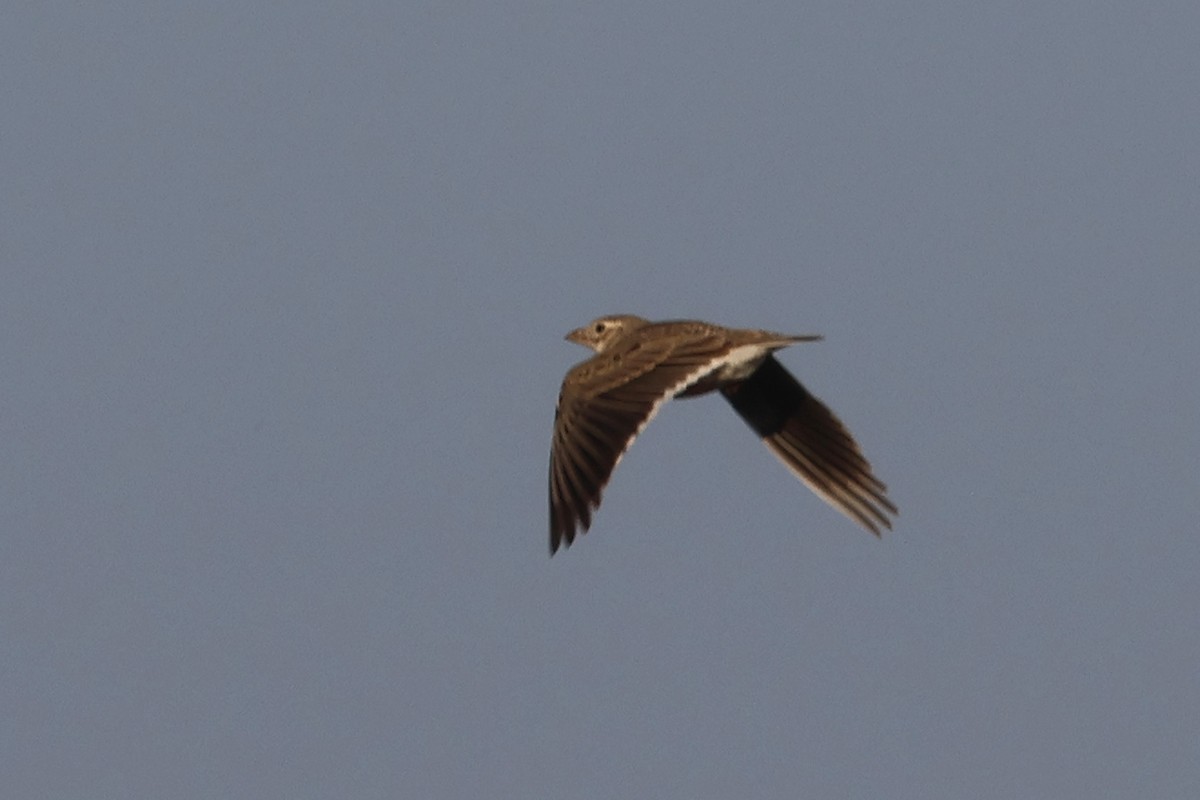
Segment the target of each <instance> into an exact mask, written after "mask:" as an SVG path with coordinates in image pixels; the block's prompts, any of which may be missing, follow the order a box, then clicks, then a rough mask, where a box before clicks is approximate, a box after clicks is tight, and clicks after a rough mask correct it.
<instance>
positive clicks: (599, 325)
mask: <svg viewBox="0 0 1200 800" xmlns="http://www.w3.org/2000/svg"><path fill="white" fill-rule="evenodd" d="M596 333H604V323H603V322H597V323H596Z"/></svg>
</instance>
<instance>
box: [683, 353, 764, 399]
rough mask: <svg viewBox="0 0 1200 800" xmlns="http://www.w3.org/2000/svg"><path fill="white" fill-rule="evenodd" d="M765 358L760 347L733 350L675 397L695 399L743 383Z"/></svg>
mask: <svg viewBox="0 0 1200 800" xmlns="http://www.w3.org/2000/svg"><path fill="white" fill-rule="evenodd" d="M766 356H767V353H766V351H764V350H763V349H762V348H760V347H754V348H749V347H738V348H734V349H733V350H731V351H730V352H729V353H728V355H726V357H725V358H724V359H722V361H721V363H719V364H718V365H717V366H716V367H714V368H713V369H712V370H710V371H709V372H707V373H705V374H704V375H703V376H702V377H700V378H699V379H698V380H696V381H695V382H693V383H692V384H691V385H689V386H688V387H687V388H686V389H684V390H683V391H681V392H679V393H678V394H677V395H675V396H676V397H695V396H697V395H701V394H708V393H709V392H712V391H716V390H717V389H720V388H721V387H722V386H724V385H725V384H727V383H736V382H737V381H744V380H746V378H749V377H750V376H751V375H753V374H754V371H755V370H757V369H758V368H759V366H760V365H761V364H762V362H763V359H764V358H766Z"/></svg>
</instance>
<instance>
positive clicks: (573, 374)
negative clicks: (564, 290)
mask: <svg viewBox="0 0 1200 800" xmlns="http://www.w3.org/2000/svg"><path fill="white" fill-rule="evenodd" d="M727 351H728V343H727V341H726V339H725V338H724V337H723V336H722V335H720V334H719V333H709V334H705V335H700V336H696V337H689V338H686V339H678V338H674V339H669V338H657V339H656V338H647V339H640V340H639V339H635V340H633V341H631V342H630V343H629V344H628V345H627V346H622V347H619V348H614V350H613V351H605V352H604V353H601V354H599V355H597V356H595V357H594V358H591V359H589V360H587V361H585V362H583V363H582V364H579V365H578V366H577V367H575V368H574V369H572V370H571V371H570V372H569V373H567V377H566V378H565V379H564V380H563V386H562V391H561V392H560V394H559V398H558V407H557V409H556V410H555V413H554V439H553V441H552V443H551V447H550V552H551V554H553V553H554V552H555V551H556V550H557V549H558V548H559V546H560V545H561V546H569V545H570V544H571V543H572V542H573V541H575V535H576V531H577V529H582V531H583V532H586V531H587V529H588V527H589V526H590V525H591V523H592V512H593V511H594V510H595V509H596V508H598V507H599V506H600V496H601V493H602V492H603V490H604V487H605V486H606V485H607V484H608V480H609V478H610V477H611V476H612V473H613V470H614V469H616V467H617V464H618V463H619V462H620V460H621V457H622V456H623V455H624V454H625V451H626V450H628V449H629V446H630V445H631V444H633V440H634V439H636V438H637V435H638V434H639V433H641V432H642V429H643V428H645V427H646V425H647V424H649V422H650V420H651V419H653V418H654V415H655V414H656V413H658V409H659V408H660V407H661V406H662V404H663V403H665V402H666V401H668V400H670V399H671V398H672V397H674V396H675V395H676V394H678V393H679V392H680V391H682V390H683V389H685V388H687V386H689V385H690V384H692V383H694V382H695V381H696V380H698V379H699V378H701V377H703V376H704V375H705V374H707V373H708V372H710V371H711V370H712V369H713V365H714V364H715V363H719V360H720V358H721V356H722V355H724V354H725V353H726V352H727Z"/></svg>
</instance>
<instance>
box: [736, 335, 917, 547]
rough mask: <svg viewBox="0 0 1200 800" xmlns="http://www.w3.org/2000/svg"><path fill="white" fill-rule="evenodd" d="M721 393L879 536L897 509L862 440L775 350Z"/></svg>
mask: <svg viewBox="0 0 1200 800" xmlns="http://www.w3.org/2000/svg"><path fill="white" fill-rule="evenodd" d="M721 393H722V394H723V395H725V399H726V400H728V401H729V402H730V404H731V405H732V406H733V407H734V409H735V410H736V411H737V412H738V414H740V415H741V417H742V419H744V420H745V421H746V423H747V424H748V425H749V426H750V427H751V428H753V429H754V432H755V433H757V434H758V435H759V436H761V437H762V439H763V443H764V444H766V446H767V447H768V448H770V450H771V452H773V453H774V454H775V455H776V456H778V458H779V460H780V461H782V462H783V464H784V466H786V467H787V468H788V469H789V470H791V471H792V473H793V474H795V475H796V477H798V478H799V479H800V480H802V481H804V483H805V484H807V485H808V487H809V488H810V489H812V490H813V491H814V492H816V493H817V494H818V495H820V497H821V498H822V499H823V500H825V501H826V502H827V503H829V504H830V505H831V506H833V507H834V508H836V509H838V510H839V511H841V512H842V513H843V514H845V515H846V516H848V517H850V518H851V519H853V520H854V521H855V522H857V523H859V524H860V525H862V526H863V527H864V528H866V529H867V530H869V531H871V532H872V533H874V534H875V535H876V536H878V535H879V534H880V528H881V527H883V528H891V527H892V522H891V519H890V518H889V516H894V515H895V514H896V513H898V512H897V509H896V506H894V505H893V504H892V502H891V501H890V500H888V498H887V495H886V492H887V487H886V486H884V484H883V483H882V482H881V481H880V480H879V479H878V478H876V477H875V475H874V474H873V473H872V472H871V465H870V463H869V462H868V461H867V460H866V459H865V458H864V457H863V455H862V453H861V452H860V451H859V449H858V444H857V443H855V441H854V438H853V437H852V436H851V435H850V432H849V431H847V430H846V427H845V426H844V425H843V424H842V422H841V420H839V419H838V418H837V417H836V416H834V413H833V412H832V411H830V410H829V409H828V408H827V407H826V406H825V404H824V403H822V402H821V401H820V400H818V399H817V398H815V397H813V396H812V395H811V394H809V392H808V391H807V390H806V389H805V388H804V387H803V386H801V385H800V382H799V381H797V380H796V379H795V378H794V377H792V374H791V373H790V372H788V371H787V370H786V369H785V368H784V367H783V365H782V364H780V363H779V362H778V361H777V360H776V359H775V358H774V356H768V357H767V358H766V359H765V360H764V361H763V362H762V364H761V365H760V366H759V368H758V369H757V370H756V371H755V372H754V374H753V375H751V376H750V377H749V378H747V379H746V380H744V381H741V382H739V383H735V384H730V385H728V386H724V387H722V389H721Z"/></svg>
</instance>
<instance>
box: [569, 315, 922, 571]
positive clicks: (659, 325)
mask: <svg viewBox="0 0 1200 800" xmlns="http://www.w3.org/2000/svg"><path fill="white" fill-rule="evenodd" d="M564 338H565V339H566V340H567V341H570V342H574V343H575V344H579V345H583V346H584V347H587V348H590V349H591V350H593V351H594V352H595V355H593V356H592V357H591V358H588V359H587V360H585V361H581V362H580V363H578V364H576V365H575V366H574V367H572V368H571V369H570V370H569V371H568V372H567V374H566V377H564V378H563V382H562V389H561V390H560V392H559V396H558V404H557V406H556V407H555V412H554V434H553V438H552V441H551V446H550V481H549V483H550V555H551V556H553V555H554V553H555V552H556V551H558V549H559V548H560V547H562V548H564V549H565V548H567V547H569V546H570V545H571V544H572V543H573V542H574V541H575V538H576V536H577V535H579V536H581V535H583V534H584V533H586V532H587V531H588V529H589V528H590V527H591V524H592V514H593V513H594V512H595V511H596V510H597V509H598V508H599V507H600V499H601V494H602V493H603V491H604V489H605V488H606V487H607V485H608V482H609V479H610V478H611V477H612V474H613V470H615V469H616V467H617V465H618V464H619V463H620V461H621V459H622V457H623V456H624V455H625V453H626V451H627V450H628V449H629V447H630V445H632V444H633V441H634V439H636V438H637V436H638V434H640V433H641V432H642V431H643V430H644V429H645V427H646V425H647V424H649V422H650V420H652V419H653V418H654V416H655V414H657V413H658V410H659V409H660V408H661V407H662V405H663V403H665V402H667V401H668V400H670V399H672V398H676V397H679V398H686V397H695V396H698V395H703V394H709V393H711V392H720V393H721V395H722V396H723V397H724V398H725V399H726V400H727V401H728V402H729V404H730V405H731V406H733V409H734V410H735V411H736V412H737V413H738V414H739V415H740V416H741V417H742V419H743V420H745V422H746V424H748V425H749V426H750V428H751V430H753V431H754V433H755V434H756V435H758V436H759V437H760V438H761V439H762V441H763V443H764V444H765V445H766V446H767V448H768V449H769V450H770V451H771V452H772V453H774V454H775V455H776V456H777V457H778V458H779V460H780V461H781V462H783V464H784V466H786V467H787V468H788V469H789V470H790V471H791V472H792V473H793V474H794V475H795V476H796V477H797V478H799V479H800V480H801V481H803V482H804V483H805V484H806V485H807V486H808V487H809V488H810V489H812V490H813V491H814V492H815V493H816V494H817V495H818V496H820V497H821V498H822V499H823V500H825V501H826V502H827V503H829V504H830V505H831V506H833V507H834V508H836V509H837V510H838V511H841V512H842V513H843V514H845V515H846V516H847V517H849V518H850V519H852V520H853V521H855V522H857V523H858V524H859V525H861V526H862V527H863V528H865V529H866V530H868V531H870V532H871V533H873V534H874V535H875V536H877V537H878V536H880V535H881V534H882V529H884V528H886V529H891V527H892V517H894V516H896V515H897V514H898V513H899V511H898V509H897V508H896V506H895V505H894V504H893V503H892V501H891V500H889V499H888V497H887V486H885V485H884V483H883V482H882V481H880V480H879V479H878V478H877V477H875V474H874V472H872V470H871V465H870V463H869V462H868V461H867V459H866V458H864V457H863V455H862V452H861V451H860V450H859V447H858V444H857V443H856V442H855V441H854V437H852V436H851V435H850V432H849V431H848V430H847V429H846V426H845V425H843V424H842V421H841V420H840V419H838V418H837V416H836V415H834V413H833V412H832V411H830V410H829V408H828V407H826V406H825V404H824V403H822V402H821V401H820V400H818V399H817V398H816V397H814V396H813V395H812V394H810V393H809V392H808V390H807V389H805V388H804V387H803V386H802V385H801V384H800V382H799V381H798V380H796V378H795V377H793V376H792V374H791V373H790V372H788V371H787V369H786V368H785V367H784V366H783V365H782V364H781V363H780V362H779V360H778V359H776V358H775V355H774V353H775V352H776V351H777V350H781V349H782V348H785V347H788V346H789V345H793V344H797V343H799V342H816V341H820V340H821V339H822V337H821V336H819V335H813V334H809V335H789V334H782V333H774V332H772V331H764V330H757V329H745V328H726V327H722V326H720V325H714V324H712V323H708V322H701V321H698V320H667V321H662V322H651V321H649V320H646V319H643V318H642V317H638V316H634V315H632V314H613V315H608V316H603V317H599V318H597V319H595V320H593V321H592V322H590V323H588V324H587V325H585V326H583V327H582V328H576V329H575V330H573V331H571V332H570V333H568V334H567V335H566V336H565V337H564Z"/></svg>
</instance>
